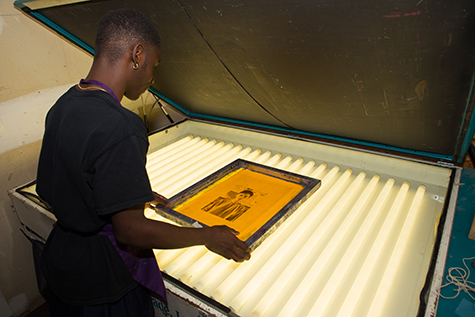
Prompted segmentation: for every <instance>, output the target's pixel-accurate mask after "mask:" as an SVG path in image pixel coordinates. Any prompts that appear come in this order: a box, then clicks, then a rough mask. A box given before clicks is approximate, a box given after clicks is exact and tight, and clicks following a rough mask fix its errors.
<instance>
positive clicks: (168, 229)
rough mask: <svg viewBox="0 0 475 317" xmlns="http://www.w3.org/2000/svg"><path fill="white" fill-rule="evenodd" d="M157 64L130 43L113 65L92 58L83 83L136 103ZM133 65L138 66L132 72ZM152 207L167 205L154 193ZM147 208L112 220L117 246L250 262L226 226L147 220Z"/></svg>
mask: <svg viewBox="0 0 475 317" xmlns="http://www.w3.org/2000/svg"><path fill="white" fill-rule="evenodd" d="M159 61H160V49H159V48H150V47H149V48H147V47H146V46H145V45H143V44H142V43H130V45H129V46H128V49H127V50H126V53H124V55H123V57H122V58H121V59H119V60H118V61H115V62H114V63H112V62H110V61H109V60H108V59H107V58H105V57H102V58H100V57H99V58H95V59H94V62H93V64H92V67H91V70H90V72H89V74H88V75H87V77H86V80H90V79H94V80H98V81H100V82H102V83H104V84H106V85H107V86H108V87H109V88H111V89H112V91H113V92H114V93H115V95H116V96H117V98H118V99H119V100H122V97H123V96H126V97H127V98H129V99H131V100H136V99H138V98H139V97H140V95H141V94H142V93H144V92H145V91H146V90H147V89H148V88H149V87H150V85H152V84H153V82H154V80H155V78H154V75H153V72H154V69H155V68H156V67H157V66H158V64H159ZM134 65H138V67H137V69H134V68H133V67H134ZM81 86H82V87H84V88H87V89H95V88H97V89H100V87H98V86H95V85H92V84H82V85H81ZM155 196H156V199H155V200H154V201H153V202H151V203H152V204H162V205H167V201H166V199H165V198H164V197H162V196H160V195H158V194H156V193H155ZM146 207H147V206H146V205H138V206H134V207H131V208H128V209H125V210H122V211H120V212H117V213H116V214H114V215H113V216H112V226H113V228H114V234H115V237H116V240H117V241H118V242H119V243H122V244H125V245H129V246H133V247H138V248H143V249H147V248H155V249H179V248H185V247H190V246H197V245H204V246H206V247H207V248H208V249H209V250H210V251H212V252H215V253H217V254H219V255H221V256H223V257H225V258H226V259H232V260H234V261H236V262H242V261H245V260H249V259H250V253H249V249H248V248H247V246H246V245H245V244H244V243H243V242H242V241H241V240H239V239H238V238H237V237H236V236H237V235H238V234H239V233H238V232H236V231H234V230H233V229H231V228H229V227H226V226H213V227H209V228H184V227H178V226H175V225H171V224H168V223H164V222H160V221H155V220H152V219H148V218H146V217H145V215H144V208H146Z"/></svg>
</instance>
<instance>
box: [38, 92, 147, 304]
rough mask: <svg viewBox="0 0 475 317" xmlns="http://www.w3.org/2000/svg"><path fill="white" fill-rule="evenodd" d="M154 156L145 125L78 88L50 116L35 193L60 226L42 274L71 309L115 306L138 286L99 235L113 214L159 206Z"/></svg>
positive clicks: (105, 96) (103, 96)
mask: <svg viewBox="0 0 475 317" xmlns="http://www.w3.org/2000/svg"><path fill="white" fill-rule="evenodd" d="M147 149H148V138H147V132H146V129H145V126H144V124H143V122H142V120H141V119H140V118H139V117H138V116H137V115H136V114H134V113H133V112H131V111H129V110H127V109H125V108H123V107H122V106H121V105H119V104H118V103H117V102H116V101H115V99H114V98H113V97H112V96H111V95H109V94H108V93H106V92H103V91H78V90H77V89H76V88H75V87H72V88H71V89H70V90H69V91H68V92H66V93H65V94H64V95H63V96H62V97H61V98H60V99H58V101H57V102H56V104H55V105H54V106H53V107H52V108H51V109H50V111H49V112H48V115H47V117H46V126H45V134H44V138H43V145H42V149H41V154H40V160H39V164H38V175H37V187H36V190H37V192H38V194H39V195H40V196H41V197H42V198H43V199H44V200H45V201H47V202H48V203H49V205H50V206H51V207H52V211H53V213H54V215H55V216H56V218H57V219H58V221H57V225H56V226H55V228H54V229H53V231H52V233H51V234H50V236H49V238H48V241H47V243H46V246H45V249H44V251H43V256H42V270H43V273H44V275H45V278H46V280H47V283H48V286H49V287H50V289H51V290H52V291H53V292H54V293H55V294H56V295H57V296H58V297H60V298H61V299H62V300H63V301H64V302H66V303H69V304H72V305H95V304H101V303H105V302H111V301H115V300H118V299H120V297H122V296H123V295H125V294H126V293H127V292H128V291H130V290H132V289H133V288H134V287H136V286H137V283H136V282H135V281H134V280H133V279H132V277H131V276H130V274H129V273H128V270H127V268H126V266H125V264H124V263H123V261H122V259H121V258H120V256H119V255H118V253H117V252H116V250H115V249H114V247H113V246H112V244H111V243H110V241H109V239H108V238H107V237H105V236H102V235H98V233H99V232H100V230H101V228H102V227H103V226H104V225H105V224H107V223H109V222H110V217H111V215H112V214H114V213H116V212H118V211H121V210H123V209H126V208H128V207H131V206H134V205H138V204H142V203H145V202H148V201H151V200H153V199H154V195H153V193H152V190H151V187H150V182H149V179H148V175H147V172H146V169H145V161H146V153H147Z"/></svg>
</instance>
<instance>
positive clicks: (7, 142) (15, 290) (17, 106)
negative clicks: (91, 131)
mask: <svg viewBox="0 0 475 317" xmlns="http://www.w3.org/2000/svg"><path fill="white" fill-rule="evenodd" d="M13 2H14V0H0V65H1V70H0V73H1V75H0V316H2V317H5V316H6V317H7V316H21V315H24V314H26V313H27V312H28V311H32V310H34V309H35V308H37V307H38V306H39V305H41V304H42V303H43V302H44V300H43V298H42V297H41V295H40V294H39V292H38V290H37V285H36V277H35V272H34V266H33V260H32V246H31V243H30V242H29V240H28V239H27V238H26V237H25V236H24V235H23V233H22V232H21V231H20V230H19V227H20V223H19V220H18V217H17V215H16V213H15V211H14V209H13V207H12V206H11V201H10V199H9V197H8V195H7V191H8V190H9V189H12V188H14V187H17V186H20V185H23V184H26V183H28V182H30V181H32V180H34V179H35V177H36V168H37V160H38V155H39V151H40V148H41V138H42V134H43V127H44V118H45V115H46V112H47V111H48V109H49V108H50V107H51V105H52V104H53V103H54V101H55V100H56V99H57V98H58V97H59V96H60V95H61V94H62V93H63V92H64V91H66V90H67V89H68V88H69V87H70V86H72V85H74V84H75V83H77V82H78V81H79V79H80V78H84V77H85V76H86V75H87V73H88V70H89V67H90V65H91V63H92V57H91V56H90V55H88V54H87V53H85V52H84V51H82V50H80V49H78V48H77V47H75V46H73V45H72V44H71V43H69V42H67V41H66V40H63V39H62V38H60V37H59V36H58V35H57V34H56V33H54V32H52V31H50V30H48V29H47V28H46V27H44V26H43V25H41V24H39V23H38V22H36V21H35V20H33V19H31V18H29V17H28V16H27V15H25V14H24V13H23V12H21V11H19V10H17V9H16V8H15V7H14V6H13ZM142 102H143V103H144V104H145V105H147V104H148V105H149V107H150V104H151V103H152V102H153V98H152V97H151V96H150V95H144V98H143V99H140V98H139V100H138V101H137V102H130V101H127V100H125V98H124V99H123V100H122V104H123V105H124V106H126V107H127V108H129V109H131V110H133V111H135V112H136V113H138V114H141V113H142V112H143V111H142V107H143V105H142ZM149 109H150V108H149ZM147 111H148V110H147ZM154 111H155V117H156V115H157V111H158V110H156V109H155V110H154ZM162 117H163V116H162ZM160 120H162V121H163V120H164V118H161V119H160Z"/></svg>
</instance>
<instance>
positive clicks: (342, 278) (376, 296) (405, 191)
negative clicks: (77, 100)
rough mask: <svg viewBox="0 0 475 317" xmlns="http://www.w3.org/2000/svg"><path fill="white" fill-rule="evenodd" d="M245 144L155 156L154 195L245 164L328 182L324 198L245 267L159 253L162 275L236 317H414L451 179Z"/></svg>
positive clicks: (194, 144) (208, 257) (376, 161)
mask: <svg viewBox="0 0 475 317" xmlns="http://www.w3.org/2000/svg"><path fill="white" fill-rule="evenodd" d="M217 135H219V133H218V134H217ZM245 136H246V135H245V134H244V137H245ZM241 137H242V135H241V134H238V135H237V136H236V138H235V140H232V142H229V141H223V140H219V139H217V138H216V139H214V138H213V137H212V136H209V135H202V136H186V137H182V138H181V139H179V140H177V141H176V142H173V143H170V144H169V145H168V146H166V147H163V148H161V149H159V150H157V151H154V152H152V153H150V155H149V156H148V165H147V168H148V170H149V174H150V179H151V183H152V187H153V188H154V190H155V191H157V192H159V193H161V194H163V195H165V196H168V197H170V196H172V195H174V194H175V193H177V192H179V191H180V190H183V189H185V188H186V187H187V186H190V185H191V184H193V183H194V182H196V181H199V180H200V179H202V178H203V177H205V176H207V175H209V174H210V173H212V172H214V171H216V170H217V169H219V168H221V167H222V166H225V165H226V164H228V163H230V162H232V161H233V160H235V159H237V158H243V159H246V160H250V161H254V162H257V163H260V164H264V165H268V166H272V167H277V168H280V169H284V170H287V171H291V172H295V173H300V174H303V175H307V176H311V177H315V178H318V179H321V180H322V186H321V188H320V189H319V190H318V191H317V192H316V193H315V194H314V195H312V196H311V197H310V198H309V199H308V200H307V201H306V202H305V203H304V204H302V205H301V206H300V207H299V208H298V209H297V210H296V211H295V213H294V214H293V215H292V216H291V217H290V218H289V219H288V220H287V221H286V222H284V224H283V225H282V226H281V227H279V228H278V229H277V230H276V231H275V232H274V233H273V234H272V235H271V236H270V237H269V238H268V239H267V240H266V241H265V242H264V243H263V244H262V245H260V246H259V248H257V249H256V250H255V251H254V253H253V254H252V258H251V260H250V261H248V262H244V263H241V264H237V263H234V262H231V261H228V260H225V259H223V258H221V257H219V256H217V255H215V254H213V253H211V252H209V251H207V249H206V248H204V247H193V248H188V249H183V250H155V254H156V257H157V260H158V263H159V265H160V268H161V269H162V270H163V271H165V272H166V273H167V274H169V275H171V276H173V277H175V278H176V279H179V280H181V281H182V282H184V283H185V284H187V285H188V286H190V287H192V288H194V289H196V290H198V291H199V292H201V293H202V294H204V295H206V296H209V297H212V298H214V299H215V300H217V301H219V302H220V303H222V304H223V305H225V306H228V307H231V308H232V309H233V310H234V311H235V312H236V314H237V315H239V316H254V317H258V316H286V317H288V316H327V315H330V316H345V317H346V316H366V315H371V316H400V315H401V312H404V315H405V316H406V315H407V316H411V315H412V316H415V315H416V313H417V309H418V305H419V303H418V299H417V297H418V296H419V292H420V291H421V289H422V287H423V284H424V281H425V274H426V273H425V272H426V270H427V268H428V265H429V261H430V253H431V250H432V243H433V239H434V235H433V233H434V227H435V223H436V219H437V216H438V215H439V213H440V212H441V210H442V203H443V202H440V201H437V200H434V199H433V198H432V197H434V196H435V195H437V196H438V197H444V195H445V191H446V188H445V187H444V185H443V184H442V185H441V184H440V183H443V182H444V181H445V179H447V182H448V174H444V173H445V172H441V171H440V170H438V169H434V167H428V171H426V170H424V171H421V173H422V174H424V173H425V174H424V175H426V174H427V175H432V174H430V173H434V176H429V177H427V182H426V183H421V182H419V181H418V179H420V177H418V175H415V176H414V177H415V179H416V180H414V179H412V178H411V177H412V176H411V174H414V173H417V172H414V171H419V170H420V169H424V168H425V167H424V166H423V164H420V163H413V162H411V163H400V164H399V163H398V164H397V168H396V167H395V163H394V160H395V159H387V158H378V156H377V155H369V154H364V155H362V156H361V157H360V156H359V155H360V154H355V153H354V152H353V151H350V150H343V149H337V150H334V149H333V148H328V147H325V148H324V149H323V150H322V149H319V147H322V146H321V145H308V144H307V143H305V144H302V145H301V146H300V145H299V146H300V147H299V146H295V148H292V149H290V150H289V149H287V148H285V147H284V146H282V149H284V148H285V149H286V152H285V153H284V152H283V151H275V150H272V146H271V143H272V142H274V141H273V139H269V140H271V141H266V140H259V137H257V138H256V137H254V135H253V138H252V140H253V142H254V141H255V144H251V142H250V141H249V139H246V140H247V142H246V143H244V142H243V143H242V144H240V142H239V141H237V140H241ZM228 138H229V137H228ZM263 138H271V137H268V136H267V137H263ZM292 146H293V145H292ZM312 147H315V148H316V149H315V150H313V149H312ZM330 152H334V153H330ZM299 153H306V156H305V157H304V156H299ZM342 153H343V154H342ZM335 155H336V156H337V158H336V159H335V158H333V157H335ZM412 164H415V165H416V166H415V167H413V166H412ZM401 165H402V167H401ZM406 165H407V166H406ZM421 166H422V167H421ZM404 168H407V169H408V171H406V170H404ZM439 174H440V175H439ZM439 179H441V180H443V181H439ZM147 216H149V217H151V218H154V219H163V218H161V217H159V216H158V215H156V214H153V213H152V214H150V213H149V214H147ZM414 241H417V242H418V243H414ZM421 248H423V250H425V252H421ZM421 253H427V254H421ZM414 267H417V268H418V269H417V270H412V271H411V268H414ZM414 271H417V272H414ZM396 278H397V279H398V283H393V282H394V280H395V279H396ZM401 285H403V286H404V287H401ZM408 289H410V290H411V291H407V290H408ZM395 305H396V306H395ZM395 307H397V309H394V308H395Z"/></svg>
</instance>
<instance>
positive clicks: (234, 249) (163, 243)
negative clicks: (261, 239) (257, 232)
mask: <svg viewBox="0 0 475 317" xmlns="http://www.w3.org/2000/svg"><path fill="white" fill-rule="evenodd" d="M112 226H113V228H114V234H115V237H116V240H117V241H118V242H120V243H123V244H126V245H130V246H135V247H140V248H155V249H179V248H185V247H190V246H195V245H204V246H206V247H207V248H208V249H209V250H210V251H213V252H215V253H217V254H219V255H221V256H223V257H225V258H226V259H232V260H234V261H236V262H242V261H244V260H249V258H250V254H249V250H248V247H247V246H246V245H245V244H244V243H243V242H242V241H241V240H239V239H238V238H237V237H236V235H237V234H238V233H237V232H235V231H234V230H232V229H231V228H229V227H226V226H213V227H208V228H185V227H178V226H175V225H172V224H168V223H165V222H161V221H155V220H152V219H148V218H146V217H145V215H144V205H139V206H135V207H132V208H129V209H126V210H123V211H120V212H118V213H116V214H114V215H113V216H112Z"/></svg>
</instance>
